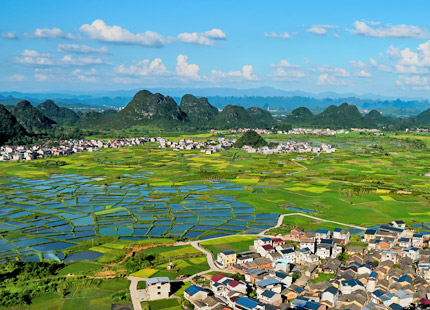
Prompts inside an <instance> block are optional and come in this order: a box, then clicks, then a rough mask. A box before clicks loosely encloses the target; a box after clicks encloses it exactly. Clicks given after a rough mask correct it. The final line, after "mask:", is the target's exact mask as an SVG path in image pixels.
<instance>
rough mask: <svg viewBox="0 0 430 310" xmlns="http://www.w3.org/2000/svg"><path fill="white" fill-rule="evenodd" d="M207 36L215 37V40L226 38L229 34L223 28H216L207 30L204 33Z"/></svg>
mask: <svg viewBox="0 0 430 310" xmlns="http://www.w3.org/2000/svg"><path fill="white" fill-rule="evenodd" d="M203 34H204V35H205V36H206V37H208V38H211V39H214V40H225V39H226V38H227V36H226V35H225V32H224V31H222V30H221V29H217V28H214V29H212V30H209V31H206V32H204V33H203Z"/></svg>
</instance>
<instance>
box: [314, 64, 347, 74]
mask: <svg viewBox="0 0 430 310" xmlns="http://www.w3.org/2000/svg"><path fill="white" fill-rule="evenodd" d="M318 71H319V72H327V73H331V74H332V75H333V76H340V77H348V76H350V73H349V72H348V71H346V70H345V69H344V68H336V67H331V66H328V65H325V66H321V67H319V68H318Z"/></svg>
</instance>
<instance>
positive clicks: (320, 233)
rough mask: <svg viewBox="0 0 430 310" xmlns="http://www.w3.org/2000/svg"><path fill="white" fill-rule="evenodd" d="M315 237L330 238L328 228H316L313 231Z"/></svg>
mask: <svg viewBox="0 0 430 310" xmlns="http://www.w3.org/2000/svg"><path fill="white" fill-rule="evenodd" d="M315 238H316V239H328V238H330V230H328V229H318V230H317V231H316V233H315Z"/></svg>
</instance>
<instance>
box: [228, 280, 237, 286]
mask: <svg viewBox="0 0 430 310" xmlns="http://www.w3.org/2000/svg"><path fill="white" fill-rule="evenodd" d="M239 284H240V282H239V281H236V280H233V281H230V283H229V284H228V285H229V286H231V287H236V286H238V285H239Z"/></svg>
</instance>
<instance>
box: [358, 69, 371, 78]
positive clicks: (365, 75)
mask: <svg viewBox="0 0 430 310" xmlns="http://www.w3.org/2000/svg"><path fill="white" fill-rule="evenodd" d="M354 75H355V76H358V77H363V78H368V77H371V76H372V74H371V73H370V72H369V71H367V70H365V69H362V70H359V71H357V72H355V73H354Z"/></svg>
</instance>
